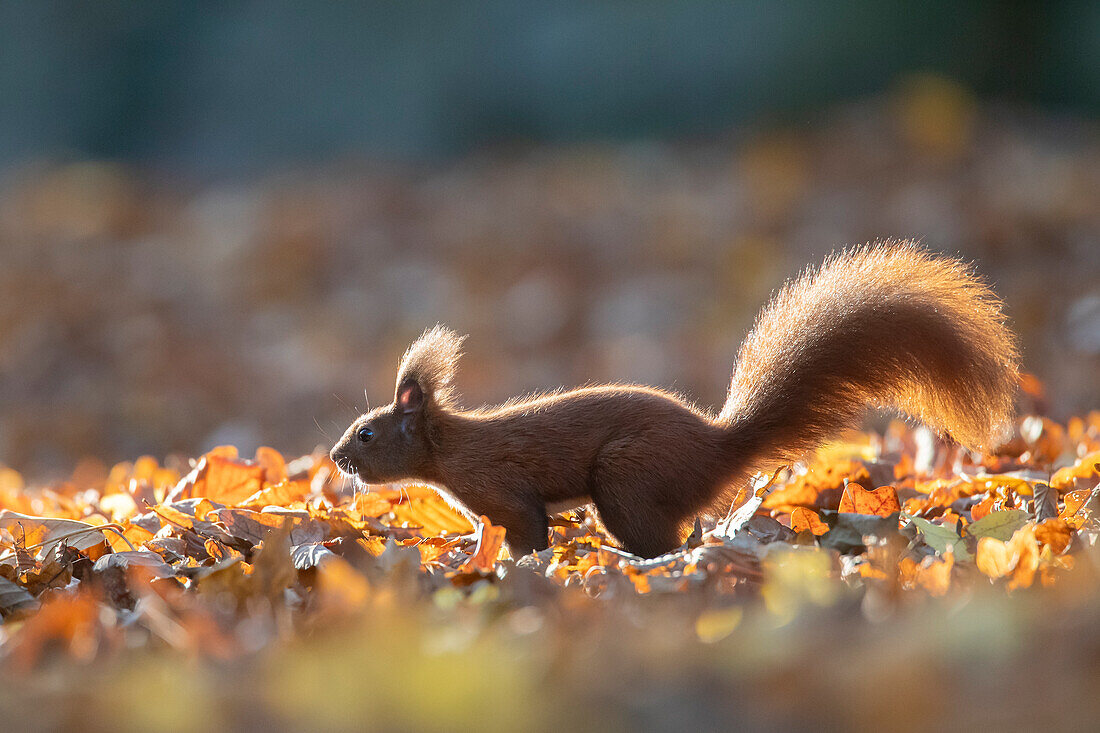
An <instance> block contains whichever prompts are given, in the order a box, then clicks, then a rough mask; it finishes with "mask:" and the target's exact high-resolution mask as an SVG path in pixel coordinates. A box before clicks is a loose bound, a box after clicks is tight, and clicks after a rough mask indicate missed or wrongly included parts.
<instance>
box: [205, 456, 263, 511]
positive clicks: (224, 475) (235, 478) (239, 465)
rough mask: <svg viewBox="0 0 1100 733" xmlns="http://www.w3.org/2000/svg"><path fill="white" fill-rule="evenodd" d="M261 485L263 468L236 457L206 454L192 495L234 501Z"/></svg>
mask: <svg viewBox="0 0 1100 733" xmlns="http://www.w3.org/2000/svg"><path fill="white" fill-rule="evenodd" d="M263 487H264V468H263V466H258V465H256V464H253V463H245V462H244V461H241V460H238V459H236V458H226V457H223V456H221V455H217V454H214V453H207V454H206V470H205V471H200V472H199V476H198V479H197V480H196V481H195V486H194V488H193V489H192V490H191V495H192V496H205V497H207V498H209V499H210V500H211V501H216V502H218V503H220V504H227V505H230V506H232V505H234V504H238V503H240V502H242V501H244V500H245V499H247V498H248V497H250V496H252V495H253V494H255V493H256V492H257V491H259V490H260V489H262V488H263Z"/></svg>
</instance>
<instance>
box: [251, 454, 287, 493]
mask: <svg viewBox="0 0 1100 733" xmlns="http://www.w3.org/2000/svg"><path fill="white" fill-rule="evenodd" d="M256 464H257V465H259V466H262V467H263V469H264V481H266V482H267V483H269V484H277V483H279V482H280V481H286V478H287V474H286V461H285V460H284V459H283V454H282V453H280V452H279V451H277V450H275V449H274V448H268V447H267V446H266V445H262V446H260V447H259V448H257V449H256Z"/></svg>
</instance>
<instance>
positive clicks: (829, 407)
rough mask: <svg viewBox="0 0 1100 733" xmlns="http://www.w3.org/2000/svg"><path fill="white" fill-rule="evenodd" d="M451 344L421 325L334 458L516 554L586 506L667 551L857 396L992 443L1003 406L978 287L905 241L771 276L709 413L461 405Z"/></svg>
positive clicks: (667, 402) (636, 405) (599, 398)
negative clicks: (567, 511) (424, 492)
mask: <svg viewBox="0 0 1100 733" xmlns="http://www.w3.org/2000/svg"><path fill="white" fill-rule="evenodd" d="M461 342H462V339H460V338H459V337H458V336H456V335H455V334H454V333H453V332H451V331H448V330H447V329H445V328H442V327H440V326H437V327H436V328H434V329H431V330H429V331H426V332H425V333H424V335H423V336H421V337H420V338H419V339H418V340H417V341H416V342H415V343H414V344H413V345H412V346H411V347H409V350H408V352H406V354H405V357H404V359H403V360H402V363H401V367H400V369H399V370H398V375H399V376H398V381H397V393H396V394H395V398H394V403H393V404H390V405H387V406H385V407H380V408H377V409H375V410H373V411H372V412H370V413H369V414H367V415H364V416H362V417H361V418H359V419H358V420H356V421H355V422H354V423H353V424H352V426H351V427H350V428H348V431H347V433H345V435H344V437H343V438H341V440H340V441H339V442H338V443H337V445H336V446H335V447H334V448H333V450H332V457H333V460H334V461H336V462H337V464H338V465H339V466H340V467H341V468H343V469H344V470H346V471H348V472H349V473H354V474H356V475H358V476H359V477H360V478H361V479H363V480H364V481H367V482H372V483H378V482H385V481H394V480H398V479H406V478H416V479H422V480H425V481H429V482H431V483H433V484H435V485H437V486H439V487H440V490H441V491H444V492H445V493H447V494H449V495H450V496H452V497H453V498H454V499H457V501H458V502H459V503H460V504H461V505H463V506H464V507H466V508H467V509H469V510H470V511H471V512H472V513H473V514H477V515H480V514H484V515H486V516H488V517H489V519H490V520H491V521H493V522H494V523H496V524H500V525H503V526H504V527H505V528H506V529H507V539H508V543H509V545H510V546H511V548H512V550H513V553H515V554H523V553H527V552H530V551H533V550H539V549H542V548H545V547H546V546H547V507H548V505H549V506H566V505H569V504H573V505H579V504H583V503H587V502H592V503H593V504H594V505H595V507H596V509H597V510H598V513H599V518H600V520H601V522H602V523H603V525H604V526H605V527H606V528H607V530H608V531H609V532H610V533H611V534H612V535H614V537H615V538H616V539H617V540H618V541H619V542H620V543H621V544H622V546H623V547H624V548H625V549H627V550H629V551H631V552H633V553H635V554H638V555H641V556H643V557H652V556H655V555H659V554H661V553H664V552H667V551H669V550H671V549H673V548H675V547H676V546H677V545H679V544H680V542H681V538H682V534H683V529H684V525H685V523H686V522H687V521H689V520H690V519H691V518H692V517H693V516H694V515H696V514H698V513H700V512H704V511H706V510H708V509H711V508H712V507H714V504H715V503H716V502H717V501H719V500H721V499H722V497H723V495H724V493H725V491H726V489H728V488H729V487H730V486H732V485H735V484H736V483H737V482H739V481H741V480H743V479H744V478H745V477H746V476H747V475H748V473H749V472H751V471H753V470H757V469H759V468H761V467H762V466H763V465H764V464H765V463H766V462H768V461H773V460H776V459H789V458H793V457H797V456H799V455H801V454H803V453H804V452H806V451H808V450H810V449H812V448H814V447H815V446H817V445H819V444H820V443H821V441H823V440H825V439H827V438H829V437H830V436H832V435H834V434H836V433H837V432H838V431H840V430H843V429H844V428H847V427H849V426H852V425H855V424H856V423H857V422H858V420H859V418H860V416H861V415H862V413H863V411H864V410H865V409H866V407H867V406H868V405H872V406H879V407H893V408H896V409H899V410H902V411H904V412H907V413H909V414H910V415H912V416H913V417H916V418H919V419H921V420H923V421H924V422H925V423H927V424H928V425H929V426H930V427H932V428H934V429H936V430H937V431H939V432H941V433H944V434H948V435H950V436H951V437H953V438H955V439H956V440H958V441H959V442H960V443H963V444H964V445H967V446H971V447H975V448H977V447H989V446H990V445H992V443H993V442H994V441H996V440H997V438H998V436H999V434H1000V432H1001V430H1002V429H1003V427H1004V426H1005V425H1006V424H1007V422H1008V420H1009V418H1010V417H1011V412H1012V403H1013V394H1014V391H1015V385H1016V373H1017V372H1016V350H1015V346H1014V342H1013V338H1012V335H1011V334H1010V333H1009V331H1008V330H1007V329H1006V328H1005V327H1004V325H1003V324H1002V316H1001V311H1000V303H999V301H997V299H996V298H995V297H994V296H993V294H992V293H991V291H990V290H989V289H988V288H987V287H986V286H985V285H984V284H982V282H981V281H980V280H978V279H977V278H976V277H975V276H974V275H973V274H972V273H971V271H970V270H969V269H968V268H967V267H966V266H965V265H963V264H962V263H960V262H959V261H957V260H952V259H947V258H943V257H936V256H933V255H931V254H929V253H928V252H927V251H925V250H924V249H921V248H920V247H918V246H916V245H914V244H911V243H907V242H903V243H890V242H888V243H885V244H878V245H873V246H868V247H862V248H859V249H856V250H853V251H850V252H846V253H842V254H839V255H835V256H833V257H831V258H830V259H828V260H827V261H826V262H825V264H824V265H823V266H822V267H821V269H820V270H818V271H817V272H816V273H815V272H813V271H808V272H806V273H805V274H804V275H803V276H802V277H800V278H798V279H797V280H795V281H793V282H791V283H789V284H788V285H787V286H786V287H784V288H783V289H782V290H781V291H780V293H779V294H778V295H777V296H776V297H775V298H774V299H773V300H772V302H771V303H770V304H769V305H768V306H767V307H766V308H765V309H764V310H763V311H762V313H761V315H760V317H759V318H758V320H757V323H756V326H755V327H754V328H753V330H752V332H751V333H750V334H749V335H748V337H747V338H746V339H745V342H744V344H742V346H741V351H740V354H739V356H738V361H737V366H736V368H735V369H734V373H733V379H732V382H731V386H730V392H729V397H728V399H727V401H726V404H725V406H724V407H723V408H722V411H721V413H720V414H719V415H718V416H717V417H714V416H712V415H710V414H707V413H705V412H703V411H700V410H698V409H697V408H695V407H694V406H692V405H690V404H688V403H686V402H685V401H684V400H682V399H681V398H680V397H678V396H677V395H674V394H672V393H669V392H665V391H662V390H659V389H653V388H650V387H636V386H600V387H586V388H583V389H576V390H572V391H567V392H556V393H552V394H546V395H539V396H534V397H529V398H523V399H518V400H514V401H511V402H509V403H507V404H504V405H501V406H499V407H492V408H482V409H479V410H473V411H464V410H459V409H457V408H456V407H454V404H453V393H452V392H451V380H452V376H453V374H454V369H455V362H456V360H457V358H458V354H459V348H460V346H461ZM417 388H419V390H418V389H417ZM403 390H405V391H404V392H403ZM364 426H368V427H369V428H370V429H371V430H372V431H373V437H371V438H370V440H369V441H367V442H364V441H362V440H360V439H359V437H358V431H359V430H360V429H361V428H362V427H364Z"/></svg>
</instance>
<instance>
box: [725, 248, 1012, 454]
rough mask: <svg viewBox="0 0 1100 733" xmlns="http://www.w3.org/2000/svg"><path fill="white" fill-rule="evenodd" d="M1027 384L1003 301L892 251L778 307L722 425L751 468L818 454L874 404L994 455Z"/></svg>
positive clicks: (939, 259)
mask: <svg viewBox="0 0 1100 733" xmlns="http://www.w3.org/2000/svg"><path fill="white" fill-rule="evenodd" d="M1016 385H1017V351H1016V345H1015V340H1014V338H1013V336H1012V334H1011V332H1010V331H1009V330H1008V329H1007V328H1006V327H1005V325H1004V317H1003V314H1002V312H1001V303H1000V301H999V300H998V299H997V297H996V296H995V295H994V294H993V292H992V291H991V290H990V289H989V288H988V287H987V286H986V285H985V284H984V283H983V282H982V281H981V280H980V279H979V278H978V277H977V276H976V275H975V274H974V273H973V272H972V270H971V269H970V267H969V266H967V265H966V264H964V263H963V262H961V261H959V260H956V259H952V258H948V257H943V256H938V255H934V254H932V253H930V252H928V251H927V250H925V249H924V248H922V247H920V246H918V245H916V244H914V243H912V242H885V243H879V244H873V245H867V246H863V247H859V248H856V249H854V250H850V251H846V252H843V253H840V254H836V255H834V256H832V257H830V258H829V259H827V260H826V261H825V263H824V264H823V265H822V266H821V268H820V269H819V270H817V271H816V272H815V271H813V270H808V271H806V272H805V273H804V274H803V275H802V276H800V277H799V278H797V279H795V280H793V281H792V282H790V283H788V284H787V285H786V286H785V287H784V288H783V289H782V290H781V291H780V292H779V293H778V294H777V295H776V296H775V298H773V300H772V301H771V303H770V304H769V305H768V306H767V307H766V308H765V309H764V310H763V311H762V312H761V313H760V315H759V317H758V318H757V321H756V325H755V326H754V327H753V330H752V332H751V333H750V334H749V335H748V337H747V338H746V339H745V341H744V343H743V344H742V345H741V350H740V353H739V355H738V358H737V365H736V366H735V368H734V373H733V379H732V382H731V385H730V392H729V398H728V399H727V401H726V404H725V406H724V407H723V409H722V413H721V419H722V420H723V421H725V422H727V423H728V424H730V426H731V428H732V430H731V434H732V439H731V450H732V451H733V452H735V453H736V454H739V457H740V458H741V459H744V460H747V461H749V462H751V461H752V460H754V459H763V458H768V457H776V458H790V457H794V456H796V455H798V454H799V453H801V452H803V451H805V450H808V449H810V448H813V447H814V446H816V445H817V444H819V443H820V442H821V441H822V440H825V439H827V438H829V437H830V435H832V434H835V433H836V432H837V431H839V430H842V429H844V428H846V427H849V426H852V425H854V424H855V423H856V422H857V421H858V419H859V417H860V416H861V415H862V412H863V410H864V409H865V408H866V406H867V405H873V406H878V407H887V408H895V409H898V410H900V411H902V412H905V413H908V414H909V415H912V416H913V417H915V418H918V419H920V420H921V421H922V422H924V423H925V424H927V425H929V426H930V427H932V428H933V429H935V430H936V431H937V432H939V433H941V434H946V435H949V436H950V437H952V438H954V439H955V440H957V441H958V442H960V443H962V444H963V445H965V446H968V447H972V448H988V447H990V446H991V445H992V444H994V443H996V442H997V441H998V440H999V438H1001V437H1002V435H1003V431H1004V429H1005V428H1006V427H1007V425H1008V422H1009V420H1010V419H1011V416H1012V410H1013V400H1014V394H1015V390H1016Z"/></svg>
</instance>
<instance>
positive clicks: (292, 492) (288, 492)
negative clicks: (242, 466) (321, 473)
mask: <svg viewBox="0 0 1100 733" xmlns="http://www.w3.org/2000/svg"><path fill="white" fill-rule="evenodd" d="M309 491H310V487H309V482H307V481H288V480H285V479H284V480H282V481H280V482H279V483H276V484H270V485H268V486H266V487H264V488H263V489H262V490H260V491H257V492H256V493H255V494H253V495H252V496H250V497H248V498H247V499H245V500H244V501H242V502H241V503H240V506H241V507H245V508H248V509H263V508H264V507H265V506H282V507H285V506H290V505H291V504H293V503H295V502H301V501H304V500H305V498H306V496H307V495H308V494H309Z"/></svg>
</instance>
